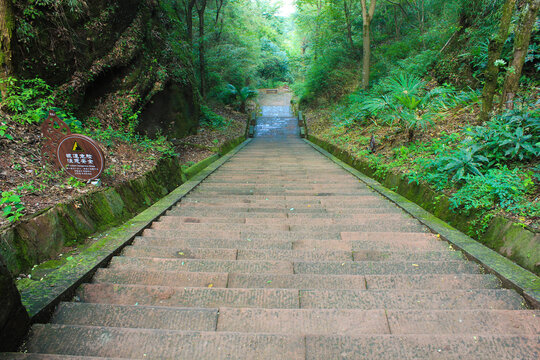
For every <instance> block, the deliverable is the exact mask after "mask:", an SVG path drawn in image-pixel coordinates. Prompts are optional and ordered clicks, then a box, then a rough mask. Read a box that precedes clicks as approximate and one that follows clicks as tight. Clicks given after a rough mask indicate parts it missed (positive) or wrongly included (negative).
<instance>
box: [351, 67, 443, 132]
mask: <svg viewBox="0 0 540 360" xmlns="http://www.w3.org/2000/svg"><path fill="white" fill-rule="evenodd" d="M374 91H376V92H379V93H380V94H381V95H379V96H372V97H366V98H365V100H363V102H362V103H361V105H360V109H362V110H363V111H365V112H367V113H369V114H373V115H374V116H377V117H379V118H381V119H382V120H383V121H386V122H388V123H390V124H394V123H397V124H398V125H399V126H400V127H402V128H403V129H407V130H408V131H409V141H412V140H413V137H414V133H415V131H417V130H418V129H426V128H427V127H428V126H429V125H432V124H433V118H434V117H435V115H436V111H437V110H439V109H440V108H442V107H444V106H445V105H446V98H447V94H449V93H450V92H451V90H449V89H445V88H443V87H437V88H434V89H432V90H430V91H426V89H425V83H424V82H423V81H422V80H421V79H420V78H419V77H417V76H414V75H410V74H406V73H400V74H399V75H395V76H391V77H388V78H386V79H384V80H383V81H381V82H380V83H379V85H378V86H377V87H375V89H374Z"/></svg>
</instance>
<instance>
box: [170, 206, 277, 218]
mask: <svg viewBox="0 0 540 360" xmlns="http://www.w3.org/2000/svg"><path fill="white" fill-rule="evenodd" d="M166 216H182V217H225V218H239V217H242V218H281V219H286V218H287V212H286V211H283V212H275V213H268V212H267V213H261V212H254V211H251V212H248V211H247V209H244V210H242V211H236V210H232V209H225V210H223V209H208V208H188V207H184V208H177V207H173V208H172V209H171V210H168V211H167V212H166Z"/></svg>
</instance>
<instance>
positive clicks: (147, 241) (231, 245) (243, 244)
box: [133, 236, 292, 249]
mask: <svg viewBox="0 0 540 360" xmlns="http://www.w3.org/2000/svg"><path fill="white" fill-rule="evenodd" d="M133 245H134V246H156V247H166V248H181V249H184V248H219V249H292V241H291V240H285V239H272V240H264V241H260V240H258V241H256V240H253V239H248V238H246V239H234V240H233V239H174V238H161V237H152V236H144V237H137V238H135V240H134V241H133Z"/></svg>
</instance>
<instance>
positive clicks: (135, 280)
mask: <svg viewBox="0 0 540 360" xmlns="http://www.w3.org/2000/svg"><path fill="white" fill-rule="evenodd" d="M227 281H228V274H227V273H208V272H166V271H150V270H146V269H137V270H133V269H126V270H122V269H109V268H103V269H98V271H97V272H96V274H95V275H94V277H93V279H92V282H94V283H115V284H126V285H158V286H173V287H208V286H209V285H210V284H212V287H216V288H224V287H227Z"/></svg>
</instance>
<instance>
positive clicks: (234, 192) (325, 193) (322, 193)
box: [192, 189, 381, 206]
mask: <svg viewBox="0 0 540 360" xmlns="http://www.w3.org/2000/svg"><path fill="white" fill-rule="evenodd" d="M192 194H195V195H199V194H205V195H206V196H211V195H219V194H228V195H285V196H302V195H303V196H322V197H325V196H357V195H358V194H357V193H356V192H355V191H354V189H352V190H349V189H345V190H333V191H324V190H321V191H319V190H277V189H276V190H274V191H269V190H257V189H253V190H248V189H237V190H220V191H208V190H193V191H192ZM373 201H374V202H375V201H378V202H380V201H381V198H380V197H374V198H373ZM366 206H367V205H366Z"/></svg>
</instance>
